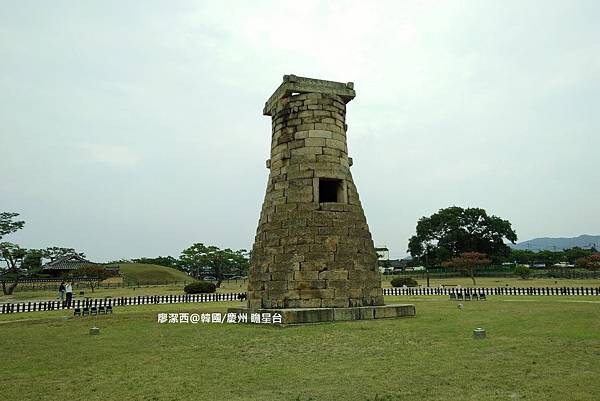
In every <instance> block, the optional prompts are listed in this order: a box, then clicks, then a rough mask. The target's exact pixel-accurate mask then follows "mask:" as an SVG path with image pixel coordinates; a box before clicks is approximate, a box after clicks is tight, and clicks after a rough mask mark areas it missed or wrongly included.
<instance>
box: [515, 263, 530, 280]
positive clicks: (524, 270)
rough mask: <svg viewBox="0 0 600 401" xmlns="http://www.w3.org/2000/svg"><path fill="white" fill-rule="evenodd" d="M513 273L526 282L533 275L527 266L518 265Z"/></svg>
mask: <svg viewBox="0 0 600 401" xmlns="http://www.w3.org/2000/svg"><path fill="white" fill-rule="evenodd" d="M513 273H514V274H516V275H517V276H519V277H521V278H522V279H523V280H525V279H528V278H529V276H530V275H531V270H530V269H529V267H527V266H523V265H518V266H515V268H514V269H513Z"/></svg>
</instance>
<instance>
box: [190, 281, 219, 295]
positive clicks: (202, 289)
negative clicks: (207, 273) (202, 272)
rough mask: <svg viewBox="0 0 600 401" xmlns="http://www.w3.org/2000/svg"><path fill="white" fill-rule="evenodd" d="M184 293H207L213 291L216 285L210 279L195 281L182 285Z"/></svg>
mask: <svg viewBox="0 0 600 401" xmlns="http://www.w3.org/2000/svg"><path fill="white" fill-rule="evenodd" d="M183 290H184V291H185V293H186V294H208V293H211V292H215V291H216V290H217V286H216V285H215V284H214V283H211V282H210V281H195V282H193V283H191V284H188V285H186V286H185V287H183Z"/></svg>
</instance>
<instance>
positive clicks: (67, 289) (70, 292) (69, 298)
mask: <svg viewBox="0 0 600 401" xmlns="http://www.w3.org/2000/svg"><path fill="white" fill-rule="evenodd" d="M65 293H66V294H67V308H70V307H71V302H72V301H73V282H72V281H71V282H70V283H67V285H66V286H65Z"/></svg>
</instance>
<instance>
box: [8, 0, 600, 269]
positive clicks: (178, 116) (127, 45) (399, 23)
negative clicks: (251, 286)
mask: <svg viewBox="0 0 600 401" xmlns="http://www.w3.org/2000/svg"><path fill="white" fill-rule="evenodd" d="M371 3H372V4H371ZM598 21H600V2H598V1H595V0H591V1H567V0H565V1H558V2H557V1H547V0H545V1H523V0H519V1H475V0H473V1H442V2H438V1H418V2H417V1H410V2H409V1H390V2H383V1H373V2H367V1H356V2H350V1H336V2H324V1H314V2H313V1H302V2H298V1H294V2H291V1H273V2H256V1H252V2H242V1H239V2H233V1H231V2H226V1H211V2H208V1H207V2H202V1H189V2H187V1H70V2H64V1H12V2H9V1H1V2H0V173H1V176H2V179H1V182H0V211H13V212H18V213H20V214H21V217H22V218H23V219H24V220H25V221H26V226H25V228H24V229H23V230H21V231H20V232H19V233H17V234H13V235H11V236H7V237H5V240H10V241H13V242H17V243H19V244H21V245H22V246H25V247H32V248H41V247H47V246H65V247H74V248H76V249H78V250H79V251H83V252H85V253H86V254H87V255H88V256H89V257H90V258H91V259H92V260H96V261H108V260H114V259H119V258H131V257H140V256H157V255H167V254H168V255H173V256H178V255H179V254H180V252H181V250H182V249H184V248H186V247H188V246H190V245H191V244H192V243H194V242H204V243H206V244H214V245H218V246H220V247H230V248H235V249H238V248H246V249H249V248H251V246H252V241H253V237H254V233H255V230H256V226H257V222H258V216H259V212H260V208H261V204H262V200H263V196H264V192H265V188H266V183H267V176H268V170H267V169H266V168H265V159H267V158H268V157H269V147H270V118H269V117H264V116H263V115H262V107H263V105H264V102H265V101H266V100H267V98H268V97H269V96H270V95H271V93H272V92H273V91H274V90H275V89H276V88H277V86H278V85H279V84H280V83H281V80H282V76H283V75H284V74H296V75H301V76H308V77H313V78H320V79H328V80H334V81H341V82H348V81H353V82H354V83H355V89H356V92H357V96H356V98H355V99H354V100H353V101H352V102H351V103H350V104H349V105H348V116H347V120H348V121H347V122H348V125H349V129H348V146H349V155H350V156H351V157H353V158H354V166H353V167H352V173H353V175H354V180H355V183H356V185H357V187H358V190H359V194H360V196H361V200H362V203H363V207H364V209H365V213H366V216H367V220H368V222H369V226H370V229H371V233H372V234H373V238H374V241H375V244H376V245H387V246H388V247H389V248H390V250H391V256H392V257H396V256H404V255H405V250H406V246H407V241H408V238H409V237H410V236H411V235H412V234H413V233H414V229H415V225H416V222H417V220H418V218H419V217H421V216H425V215H427V216H428V215H430V214H432V213H434V212H436V211H437V210H438V209H440V208H444V207H448V206H452V205H458V206H463V207H482V208H484V209H486V210H487V211H488V213H491V214H495V215H498V216H500V217H502V218H505V219H508V220H510V221H511V222H512V224H513V227H514V229H515V230H516V231H517V234H518V236H519V240H527V239H531V238H534V237H538V236H576V235H579V234H600V213H599V212H600V185H599V182H600V157H599V149H600V24H599V23H598Z"/></svg>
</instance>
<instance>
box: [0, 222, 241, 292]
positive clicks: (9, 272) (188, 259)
mask: <svg viewBox="0 0 600 401" xmlns="http://www.w3.org/2000/svg"><path fill="white" fill-rule="evenodd" d="M18 217H19V214H18V213H11V212H2V213H0V283H1V285H2V291H3V293H4V294H5V295H10V294H12V293H13V291H14V289H15V288H16V287H17V286H18V284H19V282H20V281H21V280H23V279H25V278H30V277H40V275H41V271H42V265H43V261H44V260H49V261H50V262H52V261H54V260H56V259H58V258H61V257H64V256H71V255H78V256H81V257H83V258H85V254H84V253H83V252H78V251H76V250H75V249H74V248H64V247H56V246H52V247H48V248H45V249H27V248H24V247H21V246H20V245H18V244H15V243H12V242H6V241H4V242H2V241H1V240H2V239H3V237H4V236H7V235H10V234H13V233H15V232H17V231H18V230H20V229H22V228H23V227H24V226H25V221H23V220H19V219H18ZM249 256H250V255H249V253H248V252H247V251H246V250H245V249H239V250H232V249H229V248H225V249H220V248H219V247H217V246H214V245H204V244H202V243H195V244H193V245H192V246H190V247H188V248H186V249H184V250H183V251H182V252H181V255H180V257H179V258H174V257H172V256H159V257H156V258H147V257H142V258H136V259H131V260H119V261H114V262H110V263H107V264H115V263H124V262H134V263H146V264H156V265H160V266H166V267H171V268H175V269H178V270H181V271H184V272H185V273H187V274H189V275H190V276H192V277H196V278H202V277H212V278H213V279H214V280H215V281H216V282H217V286H220V285H221V282H222V281H223V280H224V279H225V278H226V277H231V276H244V275H246V274H247V272H248V266H249V264H250V262H249ZM110 276H111V273H110V272H109V271H108V270H107V269H106V268H105V267H104V266H103V265H101V264H90V265H84V266H82V267H81V268H79V269H76V270H74V271H72V272H71V273H70V274H69V277H68V278H71V277H73V278H78V279H80V280H84V281H86V282H87V283H88V284H89V286H90V287H91V289H92V292H93V291H94V287H95V286H96V285H97V283H98V282H99V281H102V280H104V279H106V278H108V277H110Z"/></svg>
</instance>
